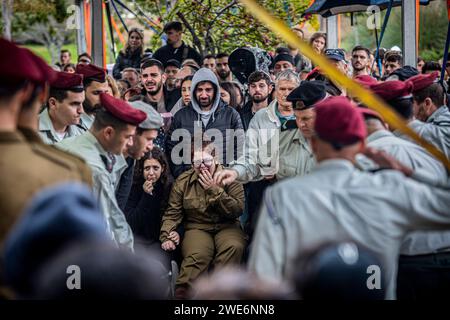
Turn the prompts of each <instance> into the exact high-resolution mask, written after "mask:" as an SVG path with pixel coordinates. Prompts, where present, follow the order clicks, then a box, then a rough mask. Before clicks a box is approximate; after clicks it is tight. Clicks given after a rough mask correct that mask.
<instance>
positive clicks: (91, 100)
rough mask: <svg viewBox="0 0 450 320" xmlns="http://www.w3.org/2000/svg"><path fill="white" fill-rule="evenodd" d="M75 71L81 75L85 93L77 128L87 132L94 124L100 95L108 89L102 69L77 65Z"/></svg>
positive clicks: (91, 65) (90, 65)
mask: <svg viewBox="0 0 450 320" xmlns="http://www.w3.org/2000/svg"><path fill="white" fill-rule="evenodd" d="M75 71H76V73H78V74H81V75H83V86H84V93H85V99H84V102H83V109H84V113H82V114H81V116H80V124H79V125H78V126H79V127H80V128H81V129H82V130H83V131H87V130H89V129H90V128H91V126H92V123H93V122H94V118H95V112H96V111H97V110H98V109H99V108H100V94H101V93H106V92H108V91H109V90H110V89H109V86H108V81H107V80H106V71H105V70H104V69H102V68H100V67H97V66H96V65H93V64H78V65H77V69H76V70H75Z"/></svg>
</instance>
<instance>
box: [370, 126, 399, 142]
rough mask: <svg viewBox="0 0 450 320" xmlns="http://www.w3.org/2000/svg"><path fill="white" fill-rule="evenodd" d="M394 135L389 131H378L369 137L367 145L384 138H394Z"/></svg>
mask: <svg viewBox="0 0 450 320" xmlns="http://www.w3.org/2000/svg"><path fill="white" fill-rule="evenodd" d="M393 135H394V134H393V133H392V132H390V131H387V130H384V129H383V130H378V131H375V132H373V133H372V134H370V135H369V136H368V137H367V143H370V142H373V141H375V140H378V139H381V138H384V137H392V136H393Z"/></svg>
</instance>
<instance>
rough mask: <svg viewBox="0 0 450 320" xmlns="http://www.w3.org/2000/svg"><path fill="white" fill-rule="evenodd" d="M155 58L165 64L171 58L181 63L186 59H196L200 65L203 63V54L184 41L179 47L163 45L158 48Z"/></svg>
mask: <svg viewBox="0 0 450 320" xmlns="http://www.w3.org/2000/svg"><path fill="white" fill-rule="evenodd" d="M153 58H154V59H157V60H159V61H161V63H162V64H163V65H164V66H165V65H166V62H167V61H168V60H170V59H175V60H177V61H179V62H180V63H182V62H183V61H184V60H186V59H194V60H195V61H196V62H197V63H198V64H199V65H200V66H201V65H202V56H201V55H200V54H199V53H198V52H197V51H196V50H195V49H193V48H191V47H189V46H188V45H186V44H185V43H184V42H183V44H182V45H181V46H180V47H179V48H174V47H172V46H171V45H169V44H168V45H165V46H162V47H161V48H159V49H158V50H156V52H155V54H154V55H153Z"/></svg>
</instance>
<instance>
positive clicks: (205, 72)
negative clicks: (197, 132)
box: [191, 68, 220, 127]
mask: <svg viewBox="0 0 450 320" xmlns="http://www.w3.org/2000/svg"><path fill="white" fill-rule="evenodd" d="M202 81H208V82H211V83H212V85H213V86H214V90H215V92H214V101H213V105H212V108H211V109H210V110H208V111H203V110H202V109H201V107H200V104H199V102H198V101H197V97H196V95H195V90H196V89H197V85H198V83H199V82H202ZM219 92H220V87H219V81H218V80H217V76H216V75H215V74H214V73H213V72H212V71H211V70H210V69H208V68H201V69H200V70H198V71H197V72H196V73H195V74H194V78H193V79H192V85H191V97H192V99H191V104H192V107H193V108H194V110H195V111H196V112H197V113H198V121H200V120H202V122H203V124H204V126H205V127H206V125H207V124H208V122H209V119H210V118H211V116H212V118H213V119H212V120H213V121H214V112H215V111H216V109H217V107H218V106H219V101H220V94H219Z"/></svg>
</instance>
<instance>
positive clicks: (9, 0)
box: [2, 0, 14, 40]
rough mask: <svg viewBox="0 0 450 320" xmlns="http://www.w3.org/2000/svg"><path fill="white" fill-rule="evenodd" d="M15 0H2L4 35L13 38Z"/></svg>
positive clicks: (9, 38) (6, 37)
mask: <svg viewBox="0 0 450 320" xmlns="http://www.w3.org/2000/svg"><path fill="white" fill-rule="evenodd" d="M13 2H14V0H3V1H2V19H3V37H4V38H5V39H8V40H11V20H12V14H13Z"/></svg>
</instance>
